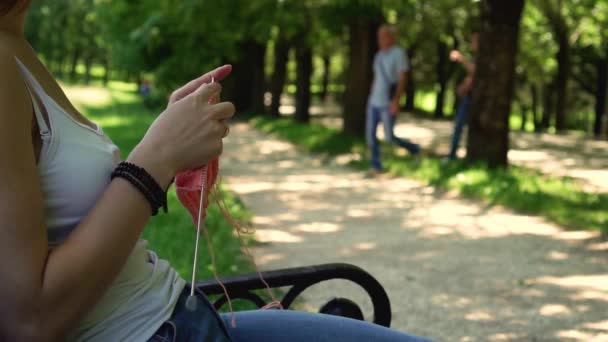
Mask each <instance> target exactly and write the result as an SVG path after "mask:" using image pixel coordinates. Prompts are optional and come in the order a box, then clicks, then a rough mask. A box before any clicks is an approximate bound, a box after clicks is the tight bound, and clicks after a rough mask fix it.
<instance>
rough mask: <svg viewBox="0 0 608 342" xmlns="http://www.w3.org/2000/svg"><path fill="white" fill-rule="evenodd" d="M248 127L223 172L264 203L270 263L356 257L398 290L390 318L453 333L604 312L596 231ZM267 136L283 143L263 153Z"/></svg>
mask: <svg viewBox="0 0 608 342" xmlns="http://www.w3.org/2000/svg"><path fill="white" fill-rule="evenodd" d="M242 129H243V128H242V127H241V126H235V127H234V131H235V132H236V138H235V139H234V140H231V141H230V143H228V144H227V146H226V151H225V155H226V157H227V158H230V160H231V161H230V163H225V164H224V165H225V166H224V175H225V178H226V180H227V182H228V184H229V185H230V187H231V189H233V190H234V191H236V192H237V193H238V194H239V195H240V196H241V198H242V200H243V201H244V203H245V204H246V205H247V206H248V207H249V208H251V209H252V211H253V212H254V213H256V216H255V217H254V218H253V223H254V226H256V228H257V229H258V238H259V240H260V241H262V242H265V244H263V245H261V246H260V247H259V248H256V249H255V254H256V256H257V257H258V258H262V260H263V261H264V263H263V267H264V269H276V268H281V267H290V266H302V265H314V264H322V263H331V262H348V263H352V264H355V265H357V266H359V267H362V268H363V269H365V270H366V271H368V272H370V273H371V274H372V275H374V276H375V277H376V278H378V280H379V281H380V282H381V283H382V284H383V286H384V287H385V289H386V291H387V292H388V293H389V296H390V297H391V301H392V304H393V313H394V321H393V326H395V327H399V328H402V329H404V330H408V328H410V327H414V326H415V327H419V328H420V329H422V330H421V331H422V333H424V332H425V331H426V332H428V335H429V336H433V332H437V331H451V330H450V329H449V327H450V326H454V325H457V326H459V327H460V329H458V330H457V331H452V334H451V335H450V339H447V340H454V341H466V340H471V341H476V340H480V339H470V338H469V339H467V338H468V337H470V336H483V339H481V340H484V341H493V340H496V341H501V340H506V341H511V340H523V341H528V340H543V339H547V338H548V339H549V340H551V339H552V338H557V337H556V336H557V335H558V334H559V333H563V332H567V331H580V332H581V333H585V334H587V332H589V331H591V328H587V327H584V326H583V325H584V324H587V323H593V322H598V321H599V322H602V321H603V319H602V320H597V319H593V317H598V315H601V314H602V313H604V312H605V307H606V305H607V304H608V303H607V302H608V299H607V298H608V285H606V284H607V283H608V279H605V278H608V266H607V265H606V263H605V254H604V253H605V251H606V250H607V249H608V243H607V242H606V241H604V240H602V239H600V237H599V233H597V232H579V231H563V230H561V229H560V228H559V227H557V226H555V225H554V224H551V223H549V222H547V221H546V220H544V219H542V218H539V217H531V216H527V215H522V214H516V213H513V212H511V211H509V210H506V209H504V208H502V207H500V206H491V205H484V204H483V203H480V202H476V201H465V200H462V199H460V198H459V197H458V196H457V194H456V193H454V192H444V191H441V190H438V189H436V188H433V187H431V186H427V185H422V184H419V183H417V182H415V181H411V180H407V179H401V178H392V177H381V178H375V179H367V178H365V177H364V175H363V173H362V172H358V171H355V170H353V169H349V168H342V167H339V166H336V165H334V164H331V163H328V164H323V163H319V162H318V159H317V158H313V157H310V156H309V155H308V154H307V153H304V152H301V151H298V150H297V149H295V148H293V147H289V146H282V145H281V144H278V145H275V143H274V140H273V139H269V138H265V139H262V138H261V137H260V136H258V135H257V134H256V133H254V132H251V131H245V130H242ZM248 135H251V136H248ZM264 140H266V141H267V143H263V142H262V141H264ZM249 141H254V142H255V143H253V144H251V143H249ZM261 145H266V146H282V147H281V148H276V149H274V152H271V153H269V154H267V155H260V154H259V153H258V152H257V151H256V149H259V146H261ZM265 256H267V257H266V258H265ZM604 275H606V276H604ZM340 289H341V294H342V293H343V294H344V295H345V296H347V297H348V298H351V299H355V300H356V301H357V302H359V301H361V300H366V297H365V296H363V295H361V294H357V291H355V290H354V289H353V290H344V291H342V288H340ZM326 293H332V294H334V293H335V290H334V291H331V290H328V292H326ZM320 298H321V296H319V298H317V295H316V294H311V295H306V300H307V301H308V300H312V301H315V302H316V300H317V299H318V300H319V301H320V302H321V304H322V303H324V301H323V300H322V299H320ZM323 299H324V300H325V301H326V300H327V298H325V297H323ZM313 307H314V306H313ZM429 321H432V322H435V324H434V325H433V326H432V327H429V326H427V325H425V323H424V322H429ZM596 335H597V334H595V335H594V334H593V333H590V334H588V335H585V336H596ZM581 336H582V335H581ZM439 340H445V339H439ZM571 340H574V341H581V342H582V341H585V340H584V339H571Z"/></svg>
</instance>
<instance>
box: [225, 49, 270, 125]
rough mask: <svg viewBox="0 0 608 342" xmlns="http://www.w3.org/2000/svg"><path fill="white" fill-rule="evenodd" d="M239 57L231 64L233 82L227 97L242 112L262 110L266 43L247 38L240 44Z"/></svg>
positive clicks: (257, 112) (260, 111) (258, 112)
mask: <svg viewBox="0 0 608 342" xmlns="http://www.w3.org/2000/svg"><path fill="white" fill-rule="evenodd" d="M240 48H241V53H242V54H241V58H240V61H239V62H238V63H235V64H234V65H233V77H231V78H233V79H234V83H233V84H232V85H230V86H229V91H227V98H228V99H230V100H231V101H233V102H234V104H235V106H236V108H237V110H238V111H239V112H243V113H255V114H260V113H263V112H264V60H265V56H266V44H260V43H258V42H256V41H255V40H248V41H245V42H243V43H241V44H240Z"/></svg>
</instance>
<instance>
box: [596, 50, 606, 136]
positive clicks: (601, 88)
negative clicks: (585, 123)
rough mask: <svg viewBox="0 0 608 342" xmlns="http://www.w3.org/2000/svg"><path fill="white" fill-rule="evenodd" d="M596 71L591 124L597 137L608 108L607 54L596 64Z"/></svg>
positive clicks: (600, 131) (600, 133)
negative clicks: (592, 120)
mask: <svg viewBox="0 0 608 342" xmlns="http://www.w3.org/2000/svg"><path fill="white" fill-rule="evenodd" d="M596 70H597V86H596V94H595V121H594V123H593V135H594V136H596V137H599V136H601V135H602V124H603V121H604V115H605V113H606V111H607V110H608V106H606V96H607V95H608V53H607V56H606V57H605V58H604V59H602V60H600V61H598V63H597V64H596Z"/></svg>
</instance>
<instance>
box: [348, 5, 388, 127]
mask: <svg viewBox="0 0 608 342" xmlns="http://www.w3.org/2000/svg"><path fill="white" fill-rule="evenodd" d="M357 19H359V20H356V19H354V20H353V21H352V22H351V23H350V24H349V31H350V38H349V53H348V57H349V58H348V60H349V62H350V63H349V65H348V69H347V71H346V90H345V93H344V123H343V125H344V126H343V130H344V132H346V133H348V134H351V135H353V136H358V137H364V136H365V115H366V114H365V113H366V107H367V97H368V95H369V90H370V87H371V83H372V80H373V72H372V63H373V60H374V54H375V52H376V50H377V37H376V31H377V30H378V28H379V27H380V25H381V23H382V18H381V16H378V18H374V19H372V18H357Z"/></svg>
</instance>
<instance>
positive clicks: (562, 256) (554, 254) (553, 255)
mask: <svg viewBox="0 0 608 342" xmlns="http://www.w3.org/2000/svg"><path fill="white" fill-rule="evenodd" d="M568 256H569V255H568V253H564V252H559V251H551V252H550V253H549V255H548V256H547V258H549V259H551V260H566V259H568Z"/></svg>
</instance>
